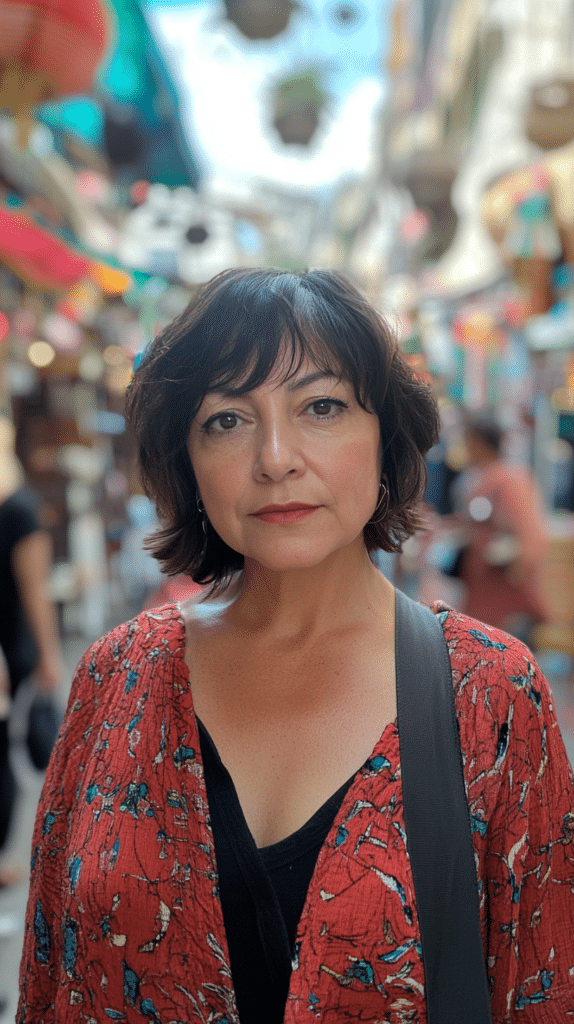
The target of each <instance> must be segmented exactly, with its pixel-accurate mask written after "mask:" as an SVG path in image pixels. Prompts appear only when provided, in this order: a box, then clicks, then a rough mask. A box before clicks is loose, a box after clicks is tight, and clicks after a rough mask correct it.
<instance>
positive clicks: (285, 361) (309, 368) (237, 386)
mask: <svg viewBox="0 0 574 1024" xmlns="http://www.w3.org/2000/svg"><path fill="white" fill-rule="evenodd" d="M321 379H335V380H343V379H345V374H344V372H343V370H342V369H341V367H339V366H338V365H337V361H336V359H335V358H332V357H330V356H329V354H328V353H325V355H324V358H323V359H319V358H314V357H313V356H312V355H308V354H305V353H303V352H296V351H295V350H294V349H293V348H292V347H287V346H286V345H284V346H282V348H281V349H280V351H279V353H278V355H277V358H276V359H275V362H274V363H273V364H272V366H271V367H270V369H268V370H267V369H266V368H265V370H264V369H263V367H261V366H260V365H258V364H257V362H254V363H253V364H252V365H251V366H250V367H249V368H248V369H246V370H245V371H244V372H243V373H242V374H239V375H238V376H237V377H236V378H235V379H231V380H230V379H226V380H222V381H214V382H213V383H212V385H211V386H210V387H209V388H208V390H207V392H206V394H207V395H209V394H214V393H215V394H224V395H230V396H232V395H244V394H247V393H248V392H251V391H256V390H258V389H259V388H269V387H271V388H281V387H284V388H286V389H287V390H289V391H293V390H298V389H299V388H302V387H305V386H306V385H307V384H312V383H315V382H316V381H317V382H318V381H320V380H321Z"/></svg>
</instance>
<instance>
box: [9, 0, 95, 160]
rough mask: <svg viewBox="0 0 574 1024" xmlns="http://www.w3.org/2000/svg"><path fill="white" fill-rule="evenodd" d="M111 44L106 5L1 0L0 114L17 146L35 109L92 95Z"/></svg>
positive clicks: (23, 139) (83, 1)
mask: <svg viewBox="0 0 574 1024" xmlns="http://www.w3.org/2000/svg"><path fill="white" fill-rule="evenodd" d="M109 40H110V22H109V15H108V9H107V6H106V5H105V0H29V2H27V3H22V2H21V0H0V110H5V111H7V112H8V113H10V114H12V116H13V117H14V118H15V119H16V122H17V125H18V131H19V139H20V142H21V144H26V143H27V139H28V136H29V133H30V129H31V126H32V113H31V110H32V107H34V105H35V104H37V103H44V102H46V101H49V100H54V99H59V98H61V97H62V96H68V95H73V94H75V93H85V92H89V91H90V90H91V87H92V82H93V77H94V73H95V71H96V68H97V67H98V64H99V63H100V61H101V59H102V57H103V56H104V53H105V51H106V48H107V46H108V43H109Z"/></svg>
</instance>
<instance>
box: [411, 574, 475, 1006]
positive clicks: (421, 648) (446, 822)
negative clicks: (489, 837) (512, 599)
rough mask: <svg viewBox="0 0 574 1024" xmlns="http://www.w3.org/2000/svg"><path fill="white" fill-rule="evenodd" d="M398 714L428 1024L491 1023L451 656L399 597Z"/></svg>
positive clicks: (421, 609) (437, 631)
mask: <svg viewBox="0 0 574 1024" xmlns="http://www.w3.org/2000/svg"><path fill="white" fill-rule="evenodd" d="M395 593H396V628H395V653H396V679H397V715H398V726H399V744H400V754H401V778H402V789H403V802H404V817H405V830H406V834H407V849H408V852H409V857H410V861H411V868H412V872H413V881H414V886H415V895H416V902H417V910H418V916H419V924H420V931H421V942H422V951H423V962H424V968H425V988H426V1003H427V1020H428V1024H461V1022H462V1021H464V1024H491V1015H490V998H489V995H488V987H487V980H486V968H485V962H484V952H483V949H482V940H481V934H480V917H479V904H478V882H477V875H476V865H475V860H474V850H473V845H472V838H471V832H470V816H469V810H468V804H467V801H466V793H465V787H464V776H463V770H462V757H461V751H460V739H459V733H458V723H457V718H456V708H455V703H454V688H453V683H452V671H451V666H450V658H449V654H448V650H447V646H446V641H445V639H444V634H443V631H442V627H441V625H440V623H439V621H438V619H437V617H436V615H434V614H433V613H432V612H431V611H430V609H429V608H426V607H425V606H424V605H421V604H418V603H417V602H415V601H412V600H411V599H410V598H408V597H407V596H406V595H405V594H403V593H402V591H400V590H396V591H395Z"/></svg>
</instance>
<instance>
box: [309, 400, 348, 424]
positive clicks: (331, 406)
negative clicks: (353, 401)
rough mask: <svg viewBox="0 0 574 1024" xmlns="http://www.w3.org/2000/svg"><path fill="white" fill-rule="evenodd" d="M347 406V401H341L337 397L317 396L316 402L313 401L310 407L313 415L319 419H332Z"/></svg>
mask: <svg viewBox="0 0 574 1024" xmlns="http://www.w3.org/2000/svg"><path fill="white" fill-rule="evenodd" d="M346 408H347V406H346V404H345V402H340V401H339V400H338V399H335V398H317V400H316V401H315V402H311V405H310V406H309V409H310V410H311V413H312V415H313V416H316V417H317V419H322V420H326V419H332V418H333V416H337V415H338V414H339V413H340V412H342V410H343V409H346Z"/></svg>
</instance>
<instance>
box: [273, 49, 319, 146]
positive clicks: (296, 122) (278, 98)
mask: <svg viewBox="0 0 574 1024" xmlns="http://www.w3.org/2000/svg"><path fill="white" fill-rule="evenodd" d="M327 101H328V95H327V93H326V92H325V90H324V89H323V86H322V84H321V76H320V72H319V71H318V70H317V69H316V68H309V69H308V70H306V71H301V72H299V73H298V74H296V75H292V76H290V77H289V78H284V79H282V80H280V81H279V82H277V84H276V85H275V89H274V91H273V99H272V103H273V127H274V128H275V130H276V131H277V132H278V133H279V135H280V137H281V140H282V141H283V142H284V143H285V144H286V145H299V146H308V145H309V143H310V142H311V139H312V138H313V136H314V134H315V132H316V131H317V128H318V127H319V115H320V113H321V111H322V110H323V108H324V107H325V105H326V103H327Z"/></svg>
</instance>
